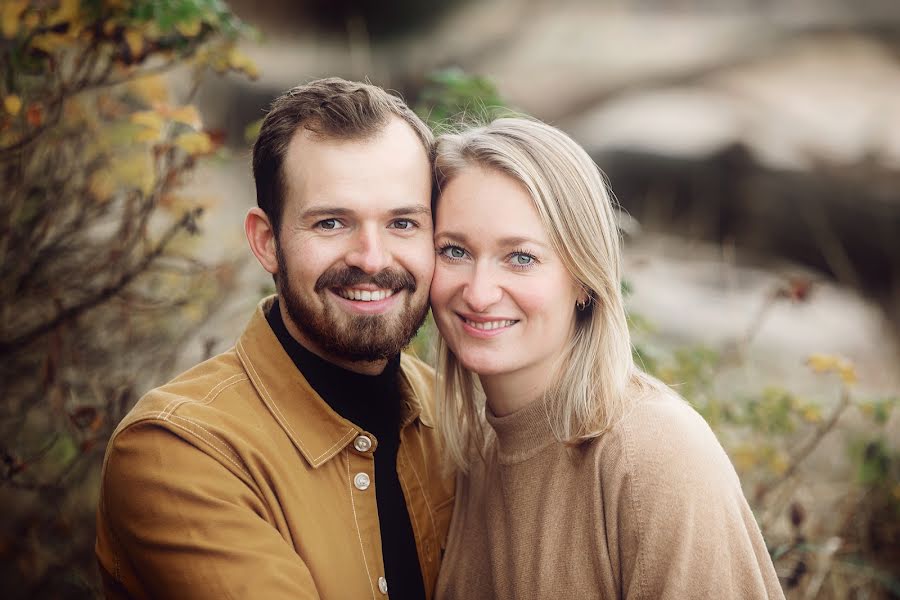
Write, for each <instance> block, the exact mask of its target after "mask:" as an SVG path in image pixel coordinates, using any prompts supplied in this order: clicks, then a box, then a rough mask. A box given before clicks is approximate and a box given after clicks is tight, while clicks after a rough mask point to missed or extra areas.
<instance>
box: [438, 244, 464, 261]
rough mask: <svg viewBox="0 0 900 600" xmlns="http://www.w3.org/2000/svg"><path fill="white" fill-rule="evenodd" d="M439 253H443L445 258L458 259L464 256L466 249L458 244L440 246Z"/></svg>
mask: <svg viewBox="0 0 900 600" xmlns="http://www.w3.org/2000/svg"><path fill="white" fill-rule="evenodd" d="M441 254H443V255H444V256H446V257H447V258H453V259H460V258H465V256H466V251H465V250H463V249H462V248H460V247H459V246H447V247H445V248H441Z"/></svg>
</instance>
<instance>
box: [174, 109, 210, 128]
mask: <svg viewBox="0 0 900 600" xmlns="http://www.w3.org/2000/svg"><path fill="white" fill-rule="evenodd" d="M169 118H170V119H172V120H173V121H177V122H179V123H184V124H185V125H188V126H189V127H193V128H194V129H200V128H201V127H202V126H203V122H202V121H201V119H200V113H199V112H197V107H195V106H193V105H188V106H182V107H181V108H176V109H175V110H172V111H170V112H169Z"/></svg>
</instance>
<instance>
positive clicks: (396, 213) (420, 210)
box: [300, 204, 431, 219]
mask: <svg viewBox="0 0 900 600" xmlns="http://www.w3.org/2000/svg"><path fill="white" fill-rule="evenodd" d="M351 214H353V211H352V210H350V209H349V208H345V207H341V206H317V207H313V208H310V209H308V210H305V211H303V213H301V215H300V217H301V218H302V219H312V218H317V217H346V216H347V215H351ZM430 214H431V209H430V208H428V207H427V206H425V205H424V204H413V205H410V206H401V207H399V208H392V209H391V210H390V211H388V215H389V216H391V217H400V216H404V215H430Z"/></svg>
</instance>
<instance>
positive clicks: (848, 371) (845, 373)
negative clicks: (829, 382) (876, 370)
mask: <svg viewBox="0 0 900 600" xmlns="http://www.w3.org/2000/svg"><path fill="white" fill-rule="evenodd" d="M838 375H840V376H841V380H842V381H843V382H844V384H845V385H853V384H854V383H856V382H857V381H858V379H857V377H856V368H855V367H854V366H853V365H852V364H851V363H849V362H845V363H844V364H842V365H841V366H840V368H839V369H838Z"/></svg>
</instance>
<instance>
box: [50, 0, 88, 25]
mask: <svg viewBox="0 0 900 600" xmlns="http://www.w3.org/2000/svg"><path fill="white" fill-rule="evenodd" d="M80 8H81V0H60V2H59V7H58V8H57V9H56V10H55V11H53V12H52V13H51V14H50V17H49V18H48V19H47V24H48V25H50V26H51V27H52V26H54V25H59V24H60V23H66V22H70V21H74V20H75V19H76V18H77V17H78V13H79V9H80Z"/></svg>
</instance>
